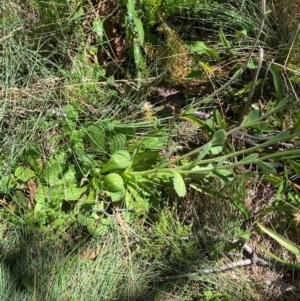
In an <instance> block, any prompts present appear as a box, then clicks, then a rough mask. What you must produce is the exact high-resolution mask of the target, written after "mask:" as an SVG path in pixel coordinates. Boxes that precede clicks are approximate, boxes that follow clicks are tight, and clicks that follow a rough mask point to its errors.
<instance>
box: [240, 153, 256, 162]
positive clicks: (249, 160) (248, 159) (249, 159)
mask: <svg viewBox="0 0 300 301" xmlns="http://www.w3.org/2000/svg"><path fill="white" fill-rule="evenodd" d="M258 157H259V154H251V155H249V156H247V157H245V158H243V159H242V160H240V161H239V162H251V161H255V160H256V159H257V158H258Z"/></svg>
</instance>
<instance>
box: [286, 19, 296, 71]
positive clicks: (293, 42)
mask: <svg viewBox="0 0 300 301" xmlns="http://www.w3.org/2000/svg"><path fill="white" fill-rule="evenodd" d="M299 30H300V22H299V23H298V27H297V30H296V34H295V36H294V39H293V41H292V44H291V46H290V49H289V53H288V55H287V57H286V59H285V62H284V69H286V65H287V63H288V61H289V59H290V55H291V52H292V49H293V46H294V44H295V41H296V38H297V37H298V33H299Z"/></svg>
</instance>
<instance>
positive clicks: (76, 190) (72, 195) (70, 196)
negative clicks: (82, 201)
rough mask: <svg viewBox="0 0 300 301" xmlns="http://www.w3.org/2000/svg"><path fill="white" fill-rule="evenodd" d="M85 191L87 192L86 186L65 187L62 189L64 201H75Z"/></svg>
mask: <svg viewBox="0 0 300 301" xmlns="http://www.w3.org/2000/svg"><path fill="white" fill-rule="evenodd" d="M86 190H87V187H86V186H83V187H76V186H66V187H65V189H64V191H65V200H66V201H77V200H78V199H79V198H80V196H81V195H82V194H83V193H84V192H85V191H86Z"/></svg>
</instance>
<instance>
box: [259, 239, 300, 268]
mask: <svg viewBox="0 0 300 301" xmlns="http://www.w3.org/2000/svg"><path fill="white" fill-rule="evenodd" d="M259 248H260V249H261V250H262V251H264V252H265V253H266V254H268V255H269V256H270V257H272V258H273V259H275V260H276V261H278V262H281V263H283V264H284V265H286V266H290V267H295V268H296V270H299V267H300V265H299V264H293V263H290V262H288V261H285V260H283V259H281V258H280V257H278V256H276V255H275V254H273V253H272V252H270V251H269V250H267V248H265V247H264V246H262V245H260V246H259Z"/></svg>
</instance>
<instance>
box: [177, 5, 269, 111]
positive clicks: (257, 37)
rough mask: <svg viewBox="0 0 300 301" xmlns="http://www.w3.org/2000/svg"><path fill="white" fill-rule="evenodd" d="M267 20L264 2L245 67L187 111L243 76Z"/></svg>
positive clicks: (188, 107) (190, 106)
mask: <svg viewBox="0 0 300 301" xmlns="http://www.w3.org/2000/svg"><path fill="white" fill-rule="evenodd" d="M265 19H266V0H262V19H261V22H260V26H259V30H258V33H257V36H256V38H255V41H254V43H253V45H252V47H251V50H250V53H249V56H248V58H247V61H246V62H245V64H244V65H243V67H241V68H240V69H239V72H236V73H235V74H234V75H233V77H232V78H231V79H230V80H229V81H228V82H227V83H226V84H225V85H223V86H222V87H221V88H219V89H217V90H216V91H214V92H213V93H211V94H210V95H209V96H207V97H205V98H204V99H202V100H199V101H197V102H195V103H194V104H192V105H189V106H187V107H186V109H190V108H195V107H196V106H199V105H200V104H202V103H205V102H207V101H208V100H209V99H210V98H213V97H215V96H216V95H218V94H219V93H220V92H222V91H223V90H224V89H225V88H227V87H229V86H230V85H231V84H232V83H234V82H235V80H236V79H237V78H238V77H239V76H241V75H242V74H243V73H244V71H245V70H246V69H247V67H248V63H249V62H250V60H251V57H252V54H253V52H254V49H255V48H256V45H257V43H258V40H259V38H260V35H261V33H262V30H263V27H264V24H265ZM180 115H184V110H183V112H182V113H181V114H180ZM180 117H181V116H180Z"/></svg>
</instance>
